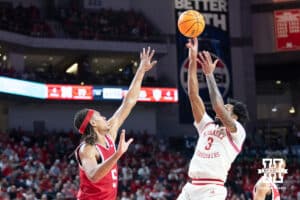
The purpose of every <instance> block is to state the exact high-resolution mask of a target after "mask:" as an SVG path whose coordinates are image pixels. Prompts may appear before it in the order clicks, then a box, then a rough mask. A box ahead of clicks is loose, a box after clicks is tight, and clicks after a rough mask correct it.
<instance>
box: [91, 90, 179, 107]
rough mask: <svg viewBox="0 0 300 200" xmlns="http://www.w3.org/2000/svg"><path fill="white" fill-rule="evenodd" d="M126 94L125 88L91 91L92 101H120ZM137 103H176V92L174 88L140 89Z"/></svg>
mask: <svg viewBox="0 0 300 200" xmlns="http://www.w3.org/2000/svg"><path fill="white" fill-rule="evenodd" d="M127 92H128V88H127V87H126V88H125V87H100V86H96V87H94V89H93V94H94V100H98V101H103V100H110V101H111V100H119V101H120V100H122V99H123V98H124V97H125V96H126V94H127ZM138 101H141V102H160V103H161V102H163V103H177V102H178V92H177V89H176V88H152V87H142V88H141V91H140V95H139V98H138Z"/></svg>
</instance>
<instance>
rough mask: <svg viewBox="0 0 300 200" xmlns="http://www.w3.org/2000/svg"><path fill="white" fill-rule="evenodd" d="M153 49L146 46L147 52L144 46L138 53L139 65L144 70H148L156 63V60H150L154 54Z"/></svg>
mask: <svg viewBox="0 0 300 200" xmlns="http://www.w3.org/2000/svg"><path fill="white" fill-rule="evenodd" d="M154 53H155V50H154V49H152V51H151V48H150V47H148V49H147V52H146V50H145V48H143V51H142V52H141V53H140V59H141V63H140V67H141V68H142V69H143V70H144V71H145V72H147V71H149V70H150V69H152V67H153V66H154V65H155V64H156V63H157V61H156V60H154V61H151V60H152V58H153V56H154Z"/></svg>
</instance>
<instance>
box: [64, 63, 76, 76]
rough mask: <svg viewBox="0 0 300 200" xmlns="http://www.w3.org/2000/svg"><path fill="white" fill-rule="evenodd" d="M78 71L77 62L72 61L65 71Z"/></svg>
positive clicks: (70, 72)
mask: <svg viewBox="0 0 300 200" xmlns="http://www.w3.org/2000/svg"><path fill="white" fill-rule="evenodd" d="M77 71H78V63H74V64H73V65H71V66H70V67H69V68H68V69H67V70H66V73H68V74H77Z"/></svg>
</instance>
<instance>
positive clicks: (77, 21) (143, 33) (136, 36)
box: [0, 3, 159, 41]
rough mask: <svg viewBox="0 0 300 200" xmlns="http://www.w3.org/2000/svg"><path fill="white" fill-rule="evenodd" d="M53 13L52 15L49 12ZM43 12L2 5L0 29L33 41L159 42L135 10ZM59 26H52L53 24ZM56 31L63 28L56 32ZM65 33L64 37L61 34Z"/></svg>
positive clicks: (77, 8) (71, 7)
mask: <svg viewBox="0 0 300 200" xmlns="http://www.w3.org/2000/svg"><path fill="white" fill-rule="evenodd" d="M49 12H50V13H51V12H52V11H49ZM53 12H54V13H51V14H48V13H47V12H45V13H44V12H42V9H40V8H38V7H36V6H34V5H31V6H29V7H24V6H23V5H22V3H20V4H19V5H18V6H17V7H13V6H12V5H11V4H9V3H6V4H4V3H3V4H2V5H1V7H0V29H2V30H7V31H11V32H16V33H21V34H25V35H30V36H34V37H45V38H53V37H65V38H73V39H84V40H133V41H149V40H157V39H159V37H157V36H158V35H159V34H158V32H157V31H156V29H155V28H154V26H152V25H151V23H150V22H149V21H148V20H147V19H146V18H145V17H144V16H143V15H142V14H141V13H138V12H136V11H133V10H112V9H104V8H103V9H100V10H96V11H91V10H84V9H83V8H82V7H81V6H80V5H79V4H78V3H72V5H68V6H66V7H64V8H54V9H53ZM52 23H53V24H57V25H58V26H54V25H53V26H51V24H52ZM57 27H60V28H58V29H57ZM61 32H62V33H61Z"/></svg>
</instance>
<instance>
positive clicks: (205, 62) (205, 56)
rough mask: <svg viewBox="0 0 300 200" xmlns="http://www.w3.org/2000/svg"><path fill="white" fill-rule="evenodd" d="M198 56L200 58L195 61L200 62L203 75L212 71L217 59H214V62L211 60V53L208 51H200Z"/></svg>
mask: <svg viewBox="0 0 300 200" xmlns="http://www.w3.org/2000/svg"><path fill="white" fill-rule="evenodd" d="M199 56H200V59H199V60H197V61H198V62H199V63H200V64H201V66H202V71H203V73H204V74H205V75H209V74H212V73H214V71H215V69H216V65H217V63H218V61H219V60H218V59H216V60H215V61H214V62H212V59H211V55H210V53H209V52H208V51H202V52H200V53H199Z"/></svg>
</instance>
